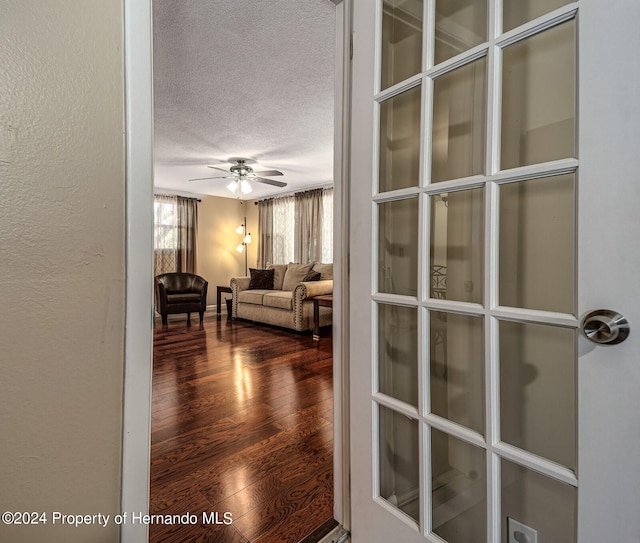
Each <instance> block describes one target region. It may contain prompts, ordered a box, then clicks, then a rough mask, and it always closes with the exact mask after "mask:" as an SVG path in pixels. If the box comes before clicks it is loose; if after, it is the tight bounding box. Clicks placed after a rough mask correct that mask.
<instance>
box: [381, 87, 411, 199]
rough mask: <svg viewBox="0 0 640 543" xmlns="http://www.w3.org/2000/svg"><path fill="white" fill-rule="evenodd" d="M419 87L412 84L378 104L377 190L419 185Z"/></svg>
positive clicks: (382, 190)
mask: <svg viewBox="0 0 640 543" xmlns="http://www.w3.org/2000/svg"><path fill="white" fill-rule="evenodd" d="M420 88H421V87H414V88H413V89H411V90H408V91H406V92H403V93H402V94H400V95H398V96H395V97H393V98H390V99H389V100H386V101H384V102H382V103H381V104H380V164H379V170H378V185H379V189H378V190H379V191H380V192H385V191H388V190H395V189H402V188H406V187H417V186H418V179H419V173H420Z"/></svg>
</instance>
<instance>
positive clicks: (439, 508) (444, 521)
mask: <svg viewBox="0 0 640 543" xmlns="http://www.w3.org/2000/svg"><path fill="white" fill-rule="evenodd" d="M486 479H487V475H486V464H485V452H484V450H482V449H480V448H478V447H475V446H473V445H470V444H469V443H465V442H464V441H461V440H459V439H456V438H455V437H452V436H450V435H447V434H445V433H443V432H440V431H439V430H436V429H435V428H432V429H431V482H432V503H433V523H432V526H433V528H432V530H433V532H434V533H436V534H438V535H439V536H440V537H441V538H442V539H444V540H445V541H447V543H485V542H486V537H487V489H486ZM505 541H506V540H505Z"/></svg>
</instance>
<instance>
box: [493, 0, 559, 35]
mask: <svg viewBox="0 0 640 543" xmlns="http://www.w3.org/2000/svg"><path fill="white" fill-rule="evenodd" d="M569 2H571V0H504V1H503V5H502V6H503V7H502V11H503V17H504V19H503V20H504V22H503V30H504V31H505V32H506V31H507V30H512V29H514V28H515V27H516V26H520V25H521V24H524V23H527V22H529V21H533V19H536V18H537V17H540V16H541V15H544V14H545V13H549V12H550V11H553V10H554V9H557V8H559V7H562V6H565V5H567V4H568V3H569Z"/></svg>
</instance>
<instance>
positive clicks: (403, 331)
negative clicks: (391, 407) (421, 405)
mask: <svg viewBox="0 0 640 543" xmlns="http://www.w3.org/2000/svg"><path fill="white" fill-rule="evenodd" d="M417 333H418V311H417V310H416V308H415V307H403V306H398V305H390V304H379V305H378V390H379V391H380V392H382V393H383V394H387V395H388V396H391V397H393V398H396V399H398V400H401V401H403V402H406V403H408V404H410V405H412V406H414V407H418V342H417V341H416V337H417Z"/></svg>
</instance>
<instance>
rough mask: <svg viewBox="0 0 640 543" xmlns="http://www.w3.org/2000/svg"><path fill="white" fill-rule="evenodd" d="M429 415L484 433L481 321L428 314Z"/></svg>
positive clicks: (471, 318) (463, 317)
mask: <svg viewBox="0 0 640 543" xmlns="http://www.w3.org/2000/svg"><path fill="white" fill-rule="evenodd" d="M429 327H430V339H431V341H430V366H431V378H430V390H431V412H432V413H434V414H436V415H439V416H441V417H444V418H447V419H449V420H451V421H453V422H456V423H458V424H462V425H463V426H466V427H467V428H471V429H472V430H475V431H476V432H479V433H484V370H483V367H484V356H483V353H484V348H483V345H484V340H483V337H484V333H483V329H484V327H483V319H482V318H481V317H470V316H467V315H457V314H455V313H444V312H440V311H432V312H431V313H430V318H429Z"/></svg>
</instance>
